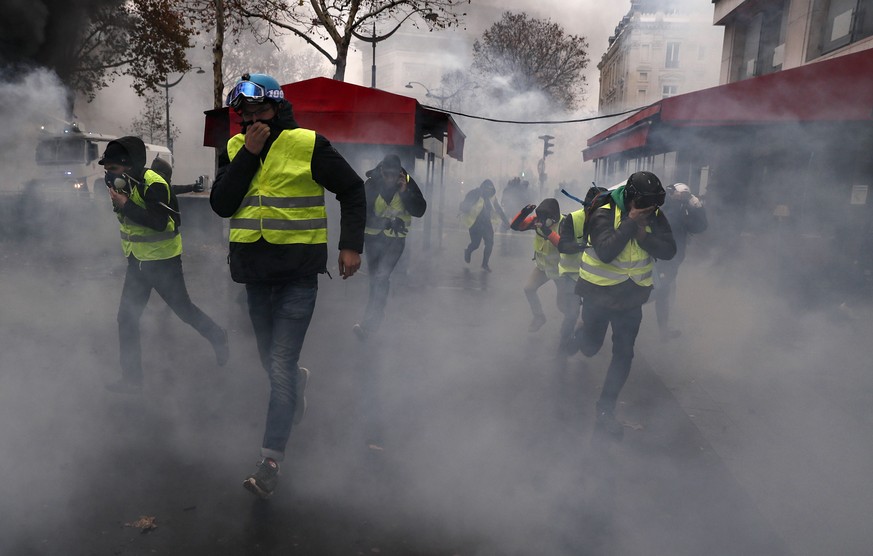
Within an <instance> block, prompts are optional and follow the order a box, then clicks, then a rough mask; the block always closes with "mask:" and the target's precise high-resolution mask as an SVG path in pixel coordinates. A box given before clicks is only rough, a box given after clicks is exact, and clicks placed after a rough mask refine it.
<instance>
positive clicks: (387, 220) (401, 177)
mask: <svg viewBox="0 0 873 556" xmlns="http://www.w3.org/2000/svg"><path fill="white" fill-rule="evenodd" d="M364 187H365V189H366V195H367V230H366V247H367V249H366V255H367V269H368V273H369V275H370V295H369V298H368V301H367V308H366V310H365V311H364V319H363V320H362V321H361V322H360V323H357V324H355V326H354V327H353V330H354V332H355V334H356V335H357V337H358V339H360V340H366V339H367V338H368V337H369V336H370V335H371V334H373V333H375V332H376V331H377V330H379V327H380V326H381V324H382V320H383V318H384V315H385V305H386V303H387V301H388V291H389V289H390V278H391V273H392V272H393V271H394V267H395V266H397V261H399V260H400V256H401V255H402V254H403V249H404V247H405V245H406V234H407V233H408V232H409V226H410V225H411V224H412V218H413V217H415V218H420V217H421V216H423V215H424V212H425V210H426V209H427V202H426V201H425V200H424V196H423V195H422V194H421V189H419V187H418V184H416V183H415V180H414V179H412V176H410V175H409V174H408V173H407V172H406V170H404V169H403V167H402V166H401V164H400V157H398V156H397V155H395V154H389V155H387V156H385V158H384V159H382V161H381V162H380V163H379V165H378V166H376V167H375V168H373V169H372V170H369V171H368V172H367V182H366V183H365V184H364Z"/></svg>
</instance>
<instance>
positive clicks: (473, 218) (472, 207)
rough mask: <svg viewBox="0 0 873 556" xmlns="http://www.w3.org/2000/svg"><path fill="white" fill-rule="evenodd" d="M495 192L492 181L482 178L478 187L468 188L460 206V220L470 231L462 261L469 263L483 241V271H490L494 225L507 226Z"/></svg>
mask: <svg viewBox="0 0 873 556" xmlns="http://www.w3.org/2000/svg"><path fill="white" fill-rule="evenodd" d="M495 193H496V189H495V188H494V182H492V181H491V180H489V179H486V180H483V181H482V183H481V184H480V185H479V187H477V188H476V189H472V190H470V191H469V192H468V193H467V195H465V196H464V200H463V201H461V206H460V212H461V221H462V223H463V224H464V225H465V226H466V227H467V228H468V229H469V232H470V244H469V245H467V248H466V249H464V261H466V262H467V263H468V264H469V262H470V260H471V257H472V255H473V251H475V250H476V249H478V248H479V244H480V243H482V242H483V241H484V243H485V250H484V252H483V253H482V270H484V271H485V272H491V267H490V266H489V265H488V261H489V260H490V259H491V251H492V250H493V249H494V226H495V225H500V224H501V223H502V224H503V225H504V226H506V227H509V220H508V219H507V218H506V215H505V214H504V213H503V209H502V208H500V205H499V204H498V203H497V201H496V199H495V198H494V197H495Z"/></svg>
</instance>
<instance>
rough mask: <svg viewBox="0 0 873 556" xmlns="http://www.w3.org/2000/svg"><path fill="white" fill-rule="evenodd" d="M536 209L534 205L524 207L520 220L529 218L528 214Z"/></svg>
mask: <svg viewBox="0 0 873 556" xmlns="http://www.w3.org/2000/svg"><path fill="white" fill-rule="evenodd" d="M536 209H537V206H536V205H527V206H525V207H524V208H523V209H521V217H522V218H527V217H528V216H530V213H532V212H533V211H535V210H536Z"/></svg>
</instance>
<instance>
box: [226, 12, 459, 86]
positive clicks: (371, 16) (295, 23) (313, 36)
mask: <svg viewBox="0 0 873 556" xmlns="http://www.w3.org/2000/svg"><path fill="white" fill-rule="evenodd" d="M226 1H227V2H228V3H229V4H232V5H233V12H234V14H235V15H236V16H237V17H242V18H254V19H260V20H263V21H265V22H267V23H268V24H269V33H271V34H283V33H290V34H292V35H295V36H297V37H300V38H301V39H303V40H304V41H306V42H307V43H309V44H310V45H311V46H312V47H313V48H315V49H316V50H317V51H318V52H320V53H321V54H322V55H323V56H324V57H325V58H327V59H328V60H329V61H330V63H331V64H333V65H334V67H335V71H334V75H333V78H334V79H337V80H340V81H342V80H344V79H345V73H346V63H347V58H348V53H349V47H350V45H351V42H352V39H353V38H354V37H356V36H358V37H366V39H370V40H375V41H376V42H378V41H380V40H382V39H384V38H387V37H388V36H390V35H391V34H392V33H393V32H394V31H396V30H397V29H398V28H399V27H400V26H401V25H403V23H404V22H406V21H407V20H410V21H411V23H412V25H415V26H419V25H424V26H426V27H427V28H428V29H430V30H434V29H443V28H446V27H452V26H455V25H459V24H460V21H461V18H462V17H463V16H465V15H466V13H458V10H459V9H460V6H462V5H463V4H469V3H470V0H226ZM412 16H417V17H415V18H413V17H412ZM410 18H412V19H410ZM380 24H381V25H380ZM372 25H376V26H379V27H386V29H387V30H386V31H384V32H379V33H378V34H376V35H375V36H372V33H371V32H370V28H371V26H372ZM325 42H331V43H333V47H332V48H330V47H325V46H323V44H324V43H325Z"/></svg>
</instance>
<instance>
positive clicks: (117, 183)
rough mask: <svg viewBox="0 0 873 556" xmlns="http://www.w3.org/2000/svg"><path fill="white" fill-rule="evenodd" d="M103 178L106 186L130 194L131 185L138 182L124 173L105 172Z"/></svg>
mask: <svg viewBox="0 0 873 556" xmlns="http://www.w3.org/2000/svg"><path fill="white" fill-rule="evenodd" d="M103 179H104V180H105V181H106V186H107V187H111V188H112V189H114V190H115V191H117V192H118V193H124V194H125V195H130V190H131V187H132V185H131V184H136V183H138V182H137V181H136V180H135V179H133V178H132V177H130V176H129V175H127V174H125V173H121V174H116V173H114V172H106V173H105V174H104V177H103Z"/></svg>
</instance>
